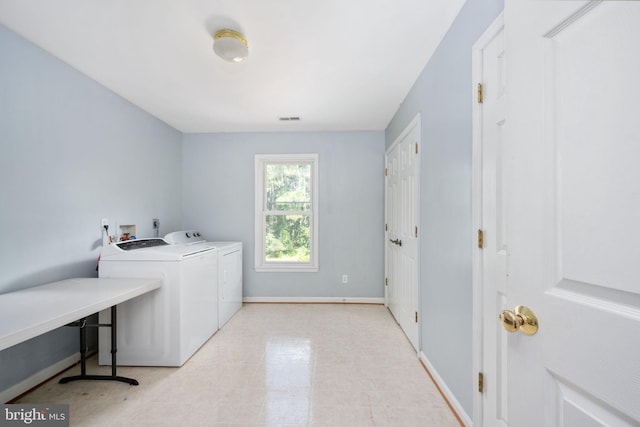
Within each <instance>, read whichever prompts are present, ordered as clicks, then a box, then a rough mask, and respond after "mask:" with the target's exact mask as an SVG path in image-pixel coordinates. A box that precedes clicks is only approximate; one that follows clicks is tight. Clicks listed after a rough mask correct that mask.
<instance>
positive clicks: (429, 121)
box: [386, 0, 503, 416]
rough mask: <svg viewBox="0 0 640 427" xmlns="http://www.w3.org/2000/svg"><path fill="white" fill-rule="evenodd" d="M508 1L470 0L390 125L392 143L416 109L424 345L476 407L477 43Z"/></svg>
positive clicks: (465, 402)
mask: <svg viewBox="0 0 640 427" xmlns="http://www.w3.org/2000/svg"><path fill="white" fill-rule="evenodd" d="M502 9H503V1H502V0H467V2H466V3H465V5H464V6H463V8H462V10H461V11H460V13H459V14H458V17H457V18H456V20H455V22H454V23H453V25H452V27H451V28H450V29H449V32H448V33H447V35H446V37H445V38H444V40H443V41H442V43H441V44H440V46H439V47H438V49H437V51H436V52H435V54H434V56H433V57H432V58H431V60H430V61H429V63H428V64H427V66H426V67H425V69H424V71H423V72H422V74H421V75H420V77H419V78H418V80H417V81H416V83H415V85H414V86H413V88H412V89H411V91H410V93H409V94H408V95H407V97H406V99H405V100H404V102H403V103H402V105H401V106H400V108H399V109H398V112H397V113H396V115H395V116H394V118H393V120H392V121H391V123H389V126H388V127H387V129H386V145H387V147H388V146H389V145H390V144H392V143H393V141H394V140H395V139H396V138H397V137H398V135H399V134H400V133H401V132H402V130H403V129H404V128H405V127H406V126H407V125H408V124H409V122H410V121H411V120H412V119H413V117H414V116H415V115H416V114H417V113H419V112H420V113H421V114H422V151H421V174H422V175H421V223H422V229H423V230H424V232H423V233H422V238H421V246H420V249H421V274H422V275H421V283H420V310H421V312H422V317H421V318H422V320H421V347H422V348H421V350H422V351H423V352H424V354H425V355H426V356H427V358H428V359H429V360H430V362H431V363H432V364H433V366H434V367H435V369H436V371H437V372H438V374H439V375H440V376H441V377H442V378H443V379H444V381H445V382H446V384H447V386H448V387H449V388H450V389H451V391H452V392H453V394H454V395H455V397H456V399H457V400H458V401H459V402H460V403H461V404H462V406H463V407H464V409H465V411H466V412H467V414H468V415H469V416H471V414H473V390H474V387H473V384H474V379H473V372H472V358H473V355H472V342H473V335H472V329H473V328H472V306H473V304H472V303H473V301H472V279H471V268H472V230H471V142H472V132H471V130H472V104H471V102H472V98H471V94H472V81H471V49H472V46H473V44H474V43H475V41H476V40H477V39H478V37H479V36H480V35H481V34H482V33H483V32H484V30H485V29H486V28H487V27H488V26H489V24H491V22H493V20H494V19H495V18H496V17H497V16H498V15H499V14H500V12H501V11H502Z"/></svg>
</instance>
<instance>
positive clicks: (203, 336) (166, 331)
mask: <svg viewBox="0 0 640 427" xmlns="http://www.w3.org/2000/svg"><path fill="white" fill-rule="evenodd" d="M99 276H100V277H153V278H156V277H157V278H160V279H162V286H161V287H160V288H159V289H158V291H157V292H154V293H150V294H146V295H144V296H142V297H140V298H136V299H133V300H131V301H127V302H125V303H123V304H121V305H119V306H118V319H117V321H118V342H117V349H118V364H119V365H133V366H182V365H183V364H184V363H185V362H186V361H187V360H188V359H189V358H190V357H191V356H192V355H193V354H194V353H195V352H196V351H197V350H198V349H199V348H200V347H201V346H202V344H204V343H205V342H206V341H207V340H208V339H209V338H210V337H211V336H212V335H213V334H215V333H216V331H217V330H218V252H217V250H216V248H215V247H214V246H206V247H205V246H199V247H196V246H193V247H192V246H184V245H169V244H168V243H167V242H166V241H164V240H163V239H159V238H155V239H138V240H129V241H125V242H118V243H112V244H110V245H108V246H104V247H103V249H102V252H101V254H100V263H99ZM99 319H100V323H109V322H110V312H108V311H106V312H101V313H100V314H99ZM104 329H105V328H100V330H99V332H98V352H99V358H98V359H99V363H100V364H101V365H106V364H110V363H111V354H110V350H109V349H110V345H109V342H110V341H109V340H110V334H109V331H108V330H104Z"/></svg>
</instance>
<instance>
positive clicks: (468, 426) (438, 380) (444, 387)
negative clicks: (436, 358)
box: [420, 351, 473, 427]
mask: <svg viewBox="0 0 640 427" xmlns="http://www.w3.org/2000/svg"><path fill="white" fill-rule="evenodd" d="M420 360H421V361H422V363H424V365H425V366H426V367H427V369H428V370H429V373H430V374H431V377H432V378H433V380H434V381H435V382H436V384H437V385H438V387H439V388H440V391H441V392H442V394H444V396H445V397H446V398H447V400H448V401H449V404H450V405H451V406H453V410H454V411H456V413H457V414H458V417H460V420H461V421H462V422H463V423H464V425H465V426H466V427H472V426H473V420H472V419H471V418H470V417H469V414H467V412H466V411H465V410H464V408H463V407H462V405H461V404H460V402H459V401H458V399H456V397H455V396H454V394H453V393H452V392H451V390H450V389H449V387H447V384H446V383H445V382H444V380H443V379H442V377H441V376H440V375H439V374H438V371H436V368H434V367H433V365H432V364H431V362H429V359H428V358H427V356H426V355H425V354H424V353H423V352H422V351H421V352H420Z"/></svg>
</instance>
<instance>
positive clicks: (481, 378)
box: [478, 372, 484, 393]
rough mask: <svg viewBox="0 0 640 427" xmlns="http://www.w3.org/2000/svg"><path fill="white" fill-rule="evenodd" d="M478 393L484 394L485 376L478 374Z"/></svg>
mask: <svg viewBox="0 0 640 427" xmlns="http://www.w3.org/2000/svg"><path fill="white" fill-rule="evenodd" d="M478 391H479V392H480V393H484V374H483V373H482V372H478Z"/></svg>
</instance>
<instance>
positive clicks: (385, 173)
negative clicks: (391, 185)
mask: <svg viewBox="0 0 640 427" xmlns="http://www.w3.org/2000/svg"><path fill="white" fill-rule="evenodd" d="M384 176H389V168H384Z"/></svg>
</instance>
